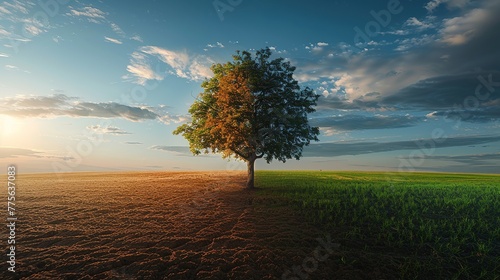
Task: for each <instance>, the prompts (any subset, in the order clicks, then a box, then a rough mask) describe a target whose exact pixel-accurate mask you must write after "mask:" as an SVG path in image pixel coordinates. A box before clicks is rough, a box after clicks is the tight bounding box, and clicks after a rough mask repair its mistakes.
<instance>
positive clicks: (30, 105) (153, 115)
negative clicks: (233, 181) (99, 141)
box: [0, 94, 169, 122]
mask: <svg viewBox="0 0 500 280" xmlns="http://www.w3.org/2000/svg"><path fill="white" fill-rule="evenodd" d="M0 115H8V116H12V117H26V118H30V117H31V118H51V117H59V116H66V117H73V118H120V119H126V120H129V121H133V122H139V121H144V120H161V119H162V118H168V117H169V116H168V115H165V116H164V115H160V114H159V113H157V112H155V111H153V110H152V109H151V108H146V107H137V106H128V105H123V104H119V103H116V102H99V103H95V102H87V101H81V100H79V99H78V98H71V97H68V96H66V95H64V94H55V95H51V96H16V97H6V98H1V99H0Z"/></svg>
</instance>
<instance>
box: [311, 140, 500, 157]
mask: <svg viewBox="0 0 500 280" xmlns="http://www.w3.org/2000/svg"><path fill="white" fill-rule="evenodd" d="M443 140H444V141H440V142H441V143H436V141H435V140H433V139H415V140H405V141H393V142H356V143H345V142H335V143H322V144H311V145H309V146H308V147H307V148H305V149H304V156H305V157H333V156H348V155H363V154H370V153H380V152H390V151H403V150H419V149H420V147H419V146H418V143H417V141H421V143H435V145H436V149H439V148H449V147H462V146H469V145H480V144H486V143H493V142H498V141H500V136H498V135H471V136H461V137H459V136H457V137H449V138H445V139H443Z"/></svg>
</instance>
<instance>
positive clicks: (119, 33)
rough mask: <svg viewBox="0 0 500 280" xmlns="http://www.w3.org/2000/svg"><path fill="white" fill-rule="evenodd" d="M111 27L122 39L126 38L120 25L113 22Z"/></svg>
mask: <svg viewBox="0 0 500 280" xmlns="http://www.w3.org/2000/svg"><path fill="white" fill-rule="evenodd" d="M109 25H110V26H111V29H113V31H114V32H115V33H116V34H117V35H119V36H122V37H124V36H125V32H123V30H122V29H121V28H120V26H118V24H116V23H113V22H111V23H110V24H109Z"/></svg>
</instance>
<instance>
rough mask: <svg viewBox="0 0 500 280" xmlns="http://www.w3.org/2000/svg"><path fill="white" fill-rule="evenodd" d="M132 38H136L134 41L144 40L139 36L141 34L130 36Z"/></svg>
mask: <svg viewBox="0 0 500 280" xmlns="http://www.w3.org/2000/svg"><path fill="white" fill-rule="evenodd" d="M130 40H134V41H137V42H141V43H142V42H143V41H142V38H141V36H139V35H134V36H132V37H130Z"/></svg>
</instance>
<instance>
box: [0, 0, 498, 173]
mask: <svg viewBox="0 0 500 280" xmlns="http://www.w3.org/2000/svg"><path fill="white" fill-rule="evenodd" d="M499 14H500V2H499V1H495V0H483V1H472V0H426V1H416V0H413V1H410V0H401V1H397V0H389V1H361V0H354V1H306V2H304V1H286V2H285V1H263V0H256V1H250V0H217V1H180V0H179V1H117V0H114V1H68V0H48V1H17V0H8V1H2V2H1V3H0V162H2V163H3V165H8V164H16V165H18V168H19V169H20V170H23V171H24V172H62V171H86V170H97V171H99V170H213V169H220V170H232V169H242V168H244V165H243V164H241V163H237V162H228V161H226V160H223V159H221V158H220V156H218V155H204V156H199V157H194V156H192V155H190V154H189V152H188V149H187V146H188V143H187V141H186V140H185V139H183V138H182V137H181V136H174V135H172V131H173V130H174V129H175V128H176V127H177V126H179V125H180V124H182V123H184V122H186V121H189V115H188V108H189V106H190V104H191V103H192V102H193V101H194V98H195V96H196V95H197V94H198V93H199V92H200V91H201V87H200V85H201V83H202V82H203V80H204V79H206V78H209V77H210V76H211V71H210V68H209V67H210V65H211V64H213V63H217V62H221V63H222V62H225V61H228V60H230V59H231V55H232V54H234V53H235V51H236V50H250V51H255V50H256V49H261V48H264V47H269V48H271V49H272V50H273V53H274V54H273V56H274V57H283V58H285V59H287V60H289V61H290V62H291V63H292V64H293V65H295V66H296V67H297V70H296V71H295V78H296V79H297V80H298V81H299V82H300V84H301V86H303V87H305V86H309V87H311V88H312V89H314V90H315V91H316V92H317V93H318V94H320V95H321V97H320V99H319V100H318V106H317V112H315V113H314V114H311V115H310V124H311V125H314V126H319V127H320V130H321V135H320V141H319V142H317V143H313V144H311V145H310V146H309V147H306V148H305V150H304V156H303V158H302V159H301V160H300V161H296V160H290V161H287V162H286V163H279V162H273V163H272V164H270V165H268V164H266V163H265V162H263V161H262V162H257V168H258V169H323V170H327V169H333V170H390V171H398V170H400V171H408V170H409V171H452V172H483V173H500V169H499V168H498V166H500V149H499V148H500V133H499V128H500V121H499V119H500V113H499V112H500V110H499V109H500V69H499V66H500V39H499V37H498V29H499V28H500V18H499V17H498V15H499Z"/></svg>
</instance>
